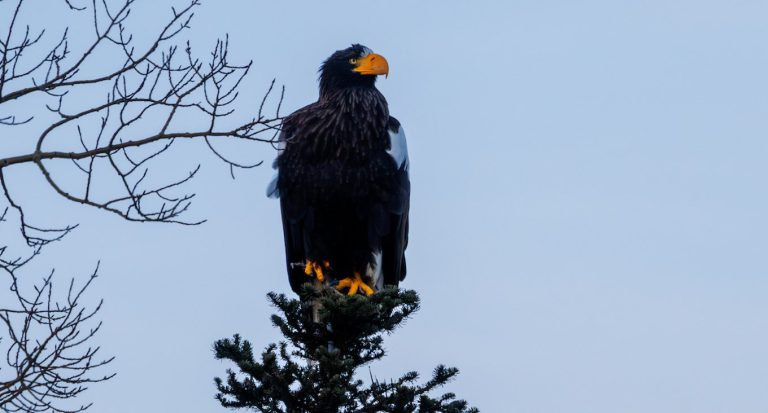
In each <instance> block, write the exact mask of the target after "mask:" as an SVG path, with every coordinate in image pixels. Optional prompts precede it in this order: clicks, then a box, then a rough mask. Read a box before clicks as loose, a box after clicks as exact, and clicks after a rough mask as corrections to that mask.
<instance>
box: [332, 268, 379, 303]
mask: <svg viewBox="0 0 768 413" xmlns="http://www.w3.org/2000/svg"><path fill="white" fill-rule="evenodd" d="M347 287H349V291H347V295H348V296H350V297H351V296H353V295H355V294H357V290H358V289H360V290H363V292H364V293H365V295H371V294H373V289H372V288H371V287H370V286H368V284H366V283H365V281H363V279H362V278H360V273H359V272H356V273H355V276H354V277H349V278H345V279H343V280H341V281H339V284H338V285H336V289H337V290H339V291H341V290H343V289H345V288H347Z"/></svg>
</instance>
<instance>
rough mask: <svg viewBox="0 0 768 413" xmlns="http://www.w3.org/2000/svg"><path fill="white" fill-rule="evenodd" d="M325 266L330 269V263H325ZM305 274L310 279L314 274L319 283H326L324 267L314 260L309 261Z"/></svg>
mask: <svg viewBox="0 0 768 413" xmlns="http://www.w3.org/2000/svg"><path fill="white" fill-rule="evenodd" d="M323 264H324V265H325V268H329V267H330V264H329V263H328V261H324V262H323ZM304 274H307V275H308V276H310V277H311V276H312V275H313V274H314V276H315V278H317V281H320V282H323V281H325V274H323V267H322V266H320V264H318V263H316V262H314V261H312V260H307V265H305V266H304Z"/></svg>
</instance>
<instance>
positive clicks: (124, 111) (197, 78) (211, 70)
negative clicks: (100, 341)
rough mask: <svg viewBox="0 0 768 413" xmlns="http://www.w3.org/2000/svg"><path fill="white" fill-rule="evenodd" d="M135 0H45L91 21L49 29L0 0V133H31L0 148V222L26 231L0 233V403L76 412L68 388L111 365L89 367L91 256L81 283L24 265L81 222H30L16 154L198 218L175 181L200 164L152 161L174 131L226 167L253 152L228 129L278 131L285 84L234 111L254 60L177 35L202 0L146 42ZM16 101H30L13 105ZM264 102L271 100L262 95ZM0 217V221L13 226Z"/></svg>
mask: <svg viewBox="0 0 768 413" xmlns="http://www.w3.org/2000/svg"><path fill="white" fill-rule="evenodd" d="M182 1H183V0H182ZM134 2H135V0H115V1H107V0H99V1H97V0H90V1H89V0H60V1H59V2H50V3H48V2H46V7H55V6H59V7H61V9H62V11H61V12H62V13H70V16H69V17H77V18H81V19H87V20H90V21H91V24H86V25H85V26H83V25H78V26H73V27H72V28H64V29H62V31H61V32H60V33H58V34H53V33H52V32H54V31H55V30H56V29H52V28H46V27H45V25H44V24H41V23H40V22H38V23H37V25H38V26H40V27H39V28H35V27H34V25H35V21H31V22H27V21H25V20H26V19H35V18H36V17H37V16H38V15H37V14H32V13H25V11H31V10H33V7H34V6H39V4H33V3H32V2H28V1H27V0H0V16H3V17H2V22H5V23H0V25H2V24H7V26H6V27H2V26H0V136H2V137H6V136H9V135H10V133H8V132H9V131H19V130H23V131H24V132H22V133H23V136H14V142H22V143H24V144H26V145H27V146H26V148H25V149H22V150H21V151H20V152H17V153H14V154H7V153H2V154H0V189H1V191H0V227H7V226H17V228H18V230H19V231H18V232H15V234H16V237H18V236H19V235H20V238H19V240H23V241H24V242H23V243H18V244H22V245H21V247H20V252H17V249H16V247H15V246H13V244H14V243H13V237H8V238H5V239H1V240H0V284H3V283H5V284H4V285H5V286H7V290H3V289H0V351H2V352H3V353H4V354H5V360H4V361H5V362H4V364H3V363H1V362H0V411H3V412H54V413H65V412H81V411H83V410H86V409H87V408H88V407H89V406H90V404H88V403H81V402H79V400H78V401H75V399H78V398H79V396H81V394H82V393H83V392H84V391H85V390H86V389H87V388H88V386H89V385H90V384H91V383H96V382H101V381H105V380H108V379H110V378H111V377H112V376H113V375H111V374H97V373H96V372H97V371H98V369H99V368H100V367H103V366H105V365H106V364H108V363H109V362H110V361H111V360H112V358H110V357H102V356H100V355H99V351H100V348H99V347H98V346H94V345H93V338H94V336H95V334H96V333H97V332H98V331H99V329H100V326H101V323H100V322H97V321H95V316H96V314H97V313H98V312H99V310H100V309H101V306H102V302H101V301H99V302H98V304H97V305H96V306H95V307H90V308H86V306H85V304H84V300H83V296H84V293H85V291H86V290H87V289H88V288H89V287H90V286H91V285H92V282H93V280H94V279H95V278H96V276H97V273H98V266H97V268H96V269H95V270H94V271H93V272H92V273H91V275H90V277H89V278H88V279H87V281H86V282H85V283H82V284H81V285H80V286H78V285H76V282H75V280H74V279H73V280H71V281H70V282H69V285H68V287H67V288H65V289H63V290H60V289H57V288H54V287H55V286H54V281H55V277H54V271H51V272H50V273H49V274H48V275H47V276H45V277H43V278H42V279H41V280H40V281H38V282H37V283H34V284H33V283H31V282H29V281H27V278H26V276H25V277H22V276H21V274H22V272H28V271H29V268H28V267H27V266H28V264H29V263H30V262H32V260H33V259H35V258H36V257H38V256H39V255H40V254H41V253H42V251H43V250H44V249H45V248H46V247H47V246H49V245H50V244H51V243H53V242H56V241H60V240H62V239H63V238H64V237H66V236H67V235H68V234H69V233H70V232H72V231H73V230H74V229H75V228H76V227H77V225H65V226H61V227H57V228H49V227H46V226H44V225H33V224H32V223H31V220H30V219H31V218H30V215H32V213H31V212H29V211H26V210H25V208H24V198H23V197H22V196H21V195H20V191H21V189H22V188H21V185H22V182H19V181H16V176H17V175H16V173H17V171H18V172H23V173H29V170H28V169H23V168H19V166H21V165H25V164H28V165H35V166H36V170H38V171H39V172H40V175H41V177H42V178H43V179H44V181H45V182H46V183H47V184H48V185H49V186H50V188H51V189H52V190H53V191H54V192H55V193H57V194H58V195H60V196H61V197H63V198H65V199H67V200H69V201H73V202H77V203H80V204H83V205H88V206H91V207H94V208H97V209H101V210H105V211H109V212H111V213H114V214H116V215H118V216H120V217H122V218H124V219H126V220H129V221H140V222H166V223H180V224H187V225H195V224H199V223H201V222H203V221H201V220H192V221H189V220H185V219H184V217H183V216H182V215H183V214H184V213H185V212H186V211H187V210H188V209H189V207H190V205H191V201H192V199H193V198H194V196H195V194H194V193H186V192H184V191H183V187H184V186H185V184H187V183H188V182H189V181H190V180H191V179H193V178H194V177H195V176H196V174H197V173H198V171H199V170H200V165H196V166H189V167H187V168H185V169H182V170H180V171H178V172H177V173H176V174H175V177H171V178H168V177H166V176H160V174H159V173H157V172H156V171H157V170H158V169H162V170H163V171H164V174H167V173H168V172H167V171H166V170H167V169H168V168H157V166H159V165H161V164H165V165H167V164H168V162H167V159H168V158H167V156H169V155H170V154H171V153H172V152H173V150H174V148H176V147H178V146H179V145H178V144H177V142H181V141H195V140H199V141H201V145H202V144H204V145H205V147H206V148H208V150H210V151H211V153H212V154H213V155H214V156H215V157H216V158H217V159H219V160H220V161H222V162H223V163H224V165H225V166H227V167H228V168H229V171H230V174H231V176H232V177H233V178H234V177H235V174H234V170H235V169H247V168H253V167H256V166H259V165H261V164H262V161H261V160H260V159H256V160H253V161H250V162H245V161H242V160H239V159H238V160H236V159H234V158H230V157H229V156H228V155H226V153H227V152H228V151H227V150H226V149H227V148H226V147H225V145H227V144H226V143H224V142H244V143H252V142H255V143H257V144H261V143H269V144H273V145H274V143H275V142H276V140H277V139H276V138H277V135H278V133H279V126H280V121H281V117H280V107H281V104H282V100H283V96H284V92H285V90H284V88H283V89H282V91H281V93H280V94H279V96H277V93H273V92H274V89H275V81H272V83H271V84H270V85H269V88H268V90H267V92H266V93H265V95H264V96H263V97H262V99H261V101H260V103H258V102H257V103H258V111H257V113H255V114H254V113H253V111H250V112H248V114H246V115H245V116H243V115H237V114H236V111H235V109H234V108H235V102H236V100H237V99H238V97H239V89H240V86H241V84H242V82H243V80H244V79H245V77H246V76H247V74H248V73H249V71H250V70H251V68H252V63H251V62H249V63H246V64H235V63H232V62H230V60H229V58H228V51H229V39H228V38H227V37H224V38H223V39H219V40H218V41H217V42H216V44H215V46H214V47H213V49H212V50H211V52H210V54H209V55H207V56H206V57H205V58H199V57H197V56H196V55H194V54H193V53H192V47H191V45H190V44H189V42H185V43H180V40H181V39H180V37H181V35H182V33H183V32H184V31H186V30H187V29H189V28H190V21H191V19H192V17H193V15H194V13H193V12H194V9H195V8H196V7H197V6H198V5H199V0H188V2H187V3H186V5H185V6H184V7H181V8H179V9H174V8H171V10H170V14H169V16H168V18H167V20H166V22H165V24H163V25H162V26H161V27H159V28H158V30H157V31H156V32H155V33H154V35H151V36H150V40H149V41H148V42H145V43H139V42H137V41H136V40H134V38H133V36H132V35H131V34H130V33H129V31H128V29H127V26H129V25H131V24H134V23H132V21H131V19H130V16H131V10H132V7H133V6H134ZM6 16H7V17H6ZM28 16H31V17H28ZM62 20H64V19H62ZM64 21H69V20H64ZM88 26H91V27H88ZM83 27H85V28H86V29H88V30H89V31H90V30H93V32H92V33H93V35H92V38H91V40H90V41H88V42H87V43H86V44H85V45H84V46H82V47H80V46H73V44H75V43H72V42H70V33H71V31H72V30H74V29H81V28H83ZM180 45H182V46H183V47H180ZM105 56H106V57H105ZM21 102H23V103H24V106H23V107H25V108H28V107H33V108H34V107H36V108H37V109H31V113H18V112H19V107H20V105H19V103H21ZM270 102H272V103H273V104H274V109H267V106H268V104H269V103H270ZM253 108H254V109H255V108H256V104H254V105H253ZM268 112H269V114H268ZM238 117H239V120H238V119H237V118H238ZM190 120H192V121H190ZM29 131H32V132H29ZM62 161H63V162H62ZM171 174H173V172H171ZM32 220H34V219H32ZM4 229H5V228H3V231H0V234H3V235H6V236H8V235H9V234H12V233H13V231H7V230H4ZM22 281H24V282H22ZM6 297H9V298H10V299H6ZM73 403H75V404H74V405H73ZM72 406H74V407H72Z"/></svg>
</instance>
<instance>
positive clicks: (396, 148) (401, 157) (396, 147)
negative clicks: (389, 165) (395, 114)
mask: <svg viewBox="0 0 768 413" xmlns="http://www.w3.org/2000/svg"><path fill="white" fill-rule="evenodd" d="M389 143H390V148H389V150H388V151H387V153H389V156H391V157H392V159H394V160H395V164H397V167H398V168H402V167H403V166H405V170H406V171H407V170H408V166H409V165H408V143H407V142H406V140H405V131H403V126H402V125H401V126H400V128H398V129H397V133H393V132H392V131H391V130H390V131H389Z"/></svg>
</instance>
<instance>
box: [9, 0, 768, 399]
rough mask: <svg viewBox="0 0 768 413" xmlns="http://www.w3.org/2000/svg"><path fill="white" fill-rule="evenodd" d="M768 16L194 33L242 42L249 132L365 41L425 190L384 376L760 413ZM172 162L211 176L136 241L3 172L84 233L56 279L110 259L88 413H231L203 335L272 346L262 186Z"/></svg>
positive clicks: (201, 40)
mask: <svg viewBox="0 0 768 413" xmlns="http://www.w3.org/2000/svg"><path fill="white" fill-rule="evenodd" d="M161 3H165V2H148V1H138V2H137V5H136V7H135V10H134V14H133V15H132V20H131V21H129V27H132V28H133V29H134V30H137V26H138V25H140V26H141V31H142V32H144V31H146V32H149V31H150V30H149V29H151V28H152V27H154V26H153V25H156V24H159V22H161V21H162V20H164V19H165V17H166V16H167V15H168V8H169V6H170V4H172V2H168V5H167V6H166V5H162V4H161ZM36 13H42V14H45V13H48V15H47V16H45V18H47V19H51V21H52V20H53V19H56V18H57V16H58V15H57V14H55V13H54V10H52V9H41V10H38V11H36ZM766 16H768V3H766V2H763V1H747V0H742V1H733V0H731V1H709V0H696V1H693V0H665V1H639V0H638V1H621V2H618V1H607V0H605V1H562V0H560V1H550V0H543V1H542V0H538V1H510V2H501V1H498V2H490V1H472V2H469V1H437V0H434V1H420V2H412V1H375V2H373V1H372V2H362V1H324V2H298V1H280V2H276V1H273V2H266V1H257V0H249V1H244V0H243V1H229V0H228V1H221V0H219V1H213V0H207V1H205V2H204V5H203V6H202V7H201V8H200V9H199V10H198V11H197V14H196V17H195V19H194V21H193V28H192V30H191V31H189V32H187V35H186V36H187V37H188V38H190V39H191V40H192V42H193V47H194V48H195V50H196V51H197V53H199V54H203V53H205V52H206V50H207V49H208V48H209V47H210V46H212V44H213V41H214V40H213V39H214V38H215V37H216V36H219V35H223V34H224V33H229V35H230V48H231V58H232V59H233V60H240V61H244V60H248V59H253V60H254V61H255V70H254V71H253V73H252V75H251V76H250V77H249V79H248V81H247V83H246V84H245V85H244V89H243V94H242V98H241V100H240V101H239V102H240V106H239V107H238V110H239V111H241V113H242V114H243V117H246V116H248V113H249V111H255V109H256V106H257V104H258V101H259V98H260V96H261V93H262V92H263V91H264V90H265V88H266V86H267V84H268V81H269V80H270V79H271V78H273V77H277V79H278V81H279V82H281V83H284V84H285V85H286V87H287V93H286V99H285V103H284V108H285V109H286V110H288V111H291V110H294V109H296V108H298V107H300V106H303V105H304V104H307V103H309V102H311V101H313V100H314V99H315V98H316V94H317V91H316V88H317V85H316V77H317V73H316V71H317V68H318V66H319V64H320V63H321V61H322V60H323V59H324V58H326V57H327V56H328V55H329V54H330V53H332V52H333V51H335V50H337V49H340V48H344V47H346V46H348V45H349V44H350V43H353V42H359V43H363V44H365V45H367V46H369V47H371V48H372V49H373V50H374V51H376V52H377V53H380V54H382V55H384V56H385V57H386V58H387V59H388V60H389V62H390V69H391V75H390V76H389V78H388V79H386V80H383V79H382V80H381V81H380V82H379V87H380V89H381V90H382V92H383V93H384V95H385V96H386V97H387V99H388V101H389V104H390V111H391V113H392V114H393V115H394V116H396V117H398V118H399V119H400V121H401V122H402V124H403V126H404V128H405V131H406V134H407V136H408V138H409V143H408V144H409V149H410V156H411V175H412V184H413V188H412V212H411V220H412V223H411V244H410V246H409V249H408V252H407V256H408V260H409V261H408V267H409V275H408V278H407V279H406V280H405V282H404V283H403V284H402V286H403V287H405V288H412V289H415V290H417V291H418V292H419V293H420V294H421V297H422V300H423V309H422V310H421V312H420V313H419V314H418V315H417V316H416V317H415V318H414V319H412V320H411V321H409V322H408V323H407V324H406V326H405V327H404V328H403V329H401V330H400V331H398V332H397V333H396V334H394V335H393V336H392V337H390V338H388V340H387V342H386V343H387V348H388V350H389V352H390V355H389V356H388V357H387V358H386V359H385V360H386V361H385V362H383V363H379V364H375V365H373V366H372V371H373V373H374V374H375V375H377V376H378V377H381V378H388V377H394V376H396V375H398V374H400V373H403V372H405V371H408V370H418V371H420V372H422V373H424V374H428V373H429V372H430V371H431V369H432V368H433V367H434V366H435V365H436V364H438V363H446V364H449V365H454V366H457V367H459V368H460V369H461V370H462V374H461V375H460V376H459V378H458V379H457V380H456V381H455V382H453V383H452V384H451V385H450V386H449V388H448V390H451V391H454V392H456V393H457V394H458V395H459V396H460V397H462V398H466V399H467V400H469V401H470V402H471V403H472V404H473V405H475V406H477V407H479V408H480V409H481V410H482V411H485V412H521V413H522V412H525V413H529V412H530V413H538V412H542V413H563V412H574V413H575V412H583V413H646V412H654V413H683V412H690V413H710V412H711V413H714V412H740V413H763V412H766V411H767V409H768V392H766V391H765V389H766V387H768V354H767V353H766V350H765V349H766V348H768V258H766V257H767V254H766V247H768V218H767V217H766V211H768V195H767V194H768V193H767V192H766V187H765V181H766V178H768V166H767V164H766V157H767V156H768V140H767V134H768V75H767V74H768V43H766V39H768V24H766V23H768V21H766V18H767V17H766ZM75 29H76V30H75V32H76V33H73V34H74V35H75V37H76V38H77V36H81V38H82V37H85V36H90V35H91V32H90V31H89V30H90V28H89V27H85V26H82V27H81V28H78V27H75ZM28 103H29V104H30V107H31V106H32V105H37V104H38V103H37V102H35V101H29V102H28ZM178 149H181V150H180V151H179V152H177V155H178V156H176V157H174V158H173V162H174V165H172V167H173V170H174V171H183V170H185V168H187V167H188V166H189V165H194V164H197V163H200V162H202V163H203V171H202V173H201V176H200V177H199V178H198V179H197V180H196V181H195V182H194V183H192V186H191V189H193V190H195V191H196V192H197V193H198V198H197V201H196V203H195V204H194V206H193V209H192V211H191V215H190V217H192V218H194V217H205V218H208V220H209V221H208V223H206V224H205V225H203V226H200V227H192V228H189V227H175V226H168V225H137V224H130V223H125V222H122V221H120V220H119V219H117V218H116V217H114V216H112V215H108V214H105V213H100V212H98V211H94V210H89V209H85V208H82V207H79V206H76V205H73V204H69V203H66V202H65V201H63V200H61V199H58V198H57V197H56V196H54V195H52V194H51V191H50V190H49V189H47V187H45V185H44V183H43V182H42V178H41V177H40V176H39V174H37V173H36V170H35V169H33V168H31V167H29V168H27V167H20V168H14V169H13V170H9V171H8V172H7V174H8V175H9V179H12V180H13V182H15V183H16V186H18V187H24V188H25V190H24V191H23V192H22V193H23V195H22V193H20V195H19V198H20V199H19V200H20V201H22V202H24V203H25V204H26V205H28V206H29V213H30V214H31V215H33V216H37V217H43V218H44V219H45V220H49V221H50V222H52V223H69V222H80V223H81V227H80V228H79V229H78V230H77V231H76V232H75V233H74V234H72V236H70V237H69V238H68V239H67V240H66V241H65V242H63V243H60V244H59V245H56V246H55V247H54V248H51V249H50V250H49V252H48V254H47V255H46V256H45V257H44V261H41V262H40V263H39V265H40V268H42V269H44V268H47V267H50V266H54V265H55V266H56V267H57V268H59V271H60V272H61V273H62V275H69V274H85V273H86V272H87V271H89V269H90V268H91V267H92V264H93V263H95V261H96V260H98V259H101V260H102V274H103V276H102V277H101V278H100V279H99V281H98V283H97V284H96V285H95V287H94V289H93V291H92V297H96V296H103V297H104V298H105V300H106V306H105V308H104V311H103V314H102V316H103V319H104V321H105V325H104V327H103V332H102V334H101V339H100V341H101V343H102V344H103V347H104V351H106V352H109V353H112V354H115V355H116V356H117V360H116V361H115V363H114V365H113V368H114V369H115V370H116V371H117V372H118V376H117V377H116V378H115V379H113V380H112V381H110V382H108V383H105V384H102V385H99V386H96V387H94V388H93V390H92V391H90V392H89V394H87V396H86V397H87V398H90V399H92V400H94V401H95V402H96V405H95V407H94V408H93V409H94V410H93V411H98V412H110V413H133V412H185V413H202V412H206V413H208V412H215V411H223V409H222V408H220V407H218V405H217V403H216V402H215V401H214V400H213V394H214V393H215V391H214V386H213V383H212V378H213V377H214V376H216V375H221V374H223V372H224V370H225V368H226V367H229V366H228V365H226V364H222V363H219V362H216V361H214V360H213V359H212V352H211V344H212V342H213V341H214V340H216V339H218V338H222V337H226V336H229V335H231V334H232V333H235V332H238V333H241V334H242V335H244V336H245V337H247V338H248V339H250V340H252V341H253V342H254V344H255V345H256V346H257V347H261V346H263V345H266V344H267V343H269V342H272V341H274V340H277V339H278V338H279V335H278V333H277V332H276V331H275V330H274V329H273V328H271V327H270V324H269V320H268V316H269V314H271V311H272V310H271V309H270V308H269V307H268V306H267V304H266V302H265V294H266V293H267V292H268V291H273V290H275V291H284V292H289V291H290V290H289V287H288V283H287V278H286V275H285V274H284V269H283V268H284V267H283V265H284V264H283V246H282V233H281V226H280V218H279V211H278V205H277V202H275V201H274V200H269V199H267V198H265V197H264V187H265V185H266V184H267V182H268V179H269V177H270V175H271V173H272V171H271V170H270V169H269V168H268V167H263V168H259V169H256V170H253V171H251V172H246V173H240V174H239V178H238V179H237V180H235V181H232V180H231V179H229V178H228V173H229V172H228V170H227V168H225V167H224V166H223V165H220V164H218V163H216V161H215V159H214V158H213V157H212V156H210V155H209V154H208V153H207V152H206V151H205V150H203V149H202V148H201V147H200V146H199V145H192V144H187V145H184V146H183V147H181V148H177V150H178ZM247 151H248V153H247V155H248V156H249V157H250V159H256V160H258V159H265V160H267V161H268V162H269V161H271V159H272V158H273V156H274V153H273V151H272V149H271V148H269V147H268V146H266V145H251V146H248V147H247ZM3 236H4V237H5V234H4V235H3ZM168 243H172V244H173V245H174V247H173V248H171V249H168V248H167V247H166V246H167V245H168ZM158 347H159V349H158Z"/></svg>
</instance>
